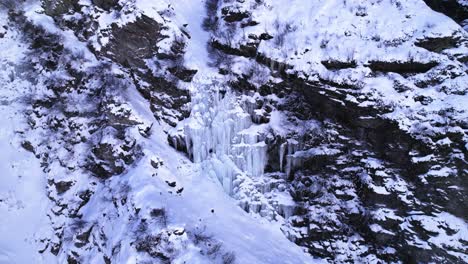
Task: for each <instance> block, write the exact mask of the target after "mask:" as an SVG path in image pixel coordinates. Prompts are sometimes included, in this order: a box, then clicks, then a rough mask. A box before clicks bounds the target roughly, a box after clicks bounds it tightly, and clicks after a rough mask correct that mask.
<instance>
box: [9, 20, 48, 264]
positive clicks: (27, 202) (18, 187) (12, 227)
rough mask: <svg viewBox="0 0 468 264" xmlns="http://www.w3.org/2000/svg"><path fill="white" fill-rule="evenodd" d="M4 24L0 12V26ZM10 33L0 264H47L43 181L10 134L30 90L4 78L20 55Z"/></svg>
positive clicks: (36, 166)
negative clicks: (42, 241) (42, 239)
mask: <svg viewBox="0 0 468 264" xmlns="http://www.w3.org/2000/svg"><path fill="white" fill-rule="evenodd" d="M5 19H6V18H5V14H4V13H3V12H1V13H0V22H3V21H5ZM2 24H3V23H2ZM14 33H15V32H13V31H9V32H8V34H9V35H7V36H6V37H5V38H3V39H2V41H0V50H1V51H2V56H1V58H0V69H1V71H0V124H1V126H0V149H1V152H0V171H1V181H0V215H1V217H0V234H1V235H0V263H5V264H7V263H8V264H10V263H11V264H14V263H18V264H22V263H37V261H39V260H43V261H44V262H46V263H47V262H48V263H53V262H51V261H50V260H49V261H45V260H46V259H47V256H46V255H40V254H39V253H38V250H39V248H37V244H36V239H37V238H38V236H37V234H38V233H39V232H47V231H49V230H48V228H47V224H48V219H47V217H46V212H47V209H48V199H47V197H46V193H45V186H46V180H45V179H46V178H45V175H44V173H42V169H41V166H40V163H39V160H37V159H36V158H35V157H34V155H33V154H32V153H30V152H27V151H26V150H25V149H23V148H22V147H21V140H20V138H19V135H18V134H17V133H16V131H21V130H22V129H24V127H25V126H26V124H25V122H26V121H25V119H24V116H23V111H24V110H25V104H24V101H25V98H26V96H27V95H28V94H29V93H31V90H30V89H31V87H30V86H29V85H28V83H25V82H22V81H21V80H20V79H19V78H18V79H15V80H13V81H11V79H10V76H16V74H17V73H16V72H15V68H14V66H15V65H17V64H18V61H20V60H21V59H22V58H23V57H24V54H23V52H24V50H25V46H24V45H23V43H21V42H20V41H19V40H18V39H16V37H17V36H15V35H13V36H12V35H11V34H14ZM10 74H12V75H10Z"/></svg>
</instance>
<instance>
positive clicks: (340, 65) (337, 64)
mask: <svg viewBox="0 0 468 264" xmlns="http://www.w3.org/2000/svg"><path fill="white" fill-rule="evenodd" d="M322 64H323V66H325V67H326V68H327V69H329V70H339V69H346V68H355V67H356V62H355V61H336V60H327V61H322Z"/></svg>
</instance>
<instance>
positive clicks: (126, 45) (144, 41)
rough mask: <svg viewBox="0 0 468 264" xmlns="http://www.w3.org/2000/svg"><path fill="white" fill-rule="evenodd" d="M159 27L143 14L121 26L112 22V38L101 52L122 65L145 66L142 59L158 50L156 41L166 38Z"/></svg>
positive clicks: (147, 57) (150, 56)
mask: <svg viewBox="0 0 468 264" xmlns="http://www.w3.org/2000/svg"><path fill="white" fill-rule="evenodd" d="M161 27H162V25H160V24H158V23H157V22H156V21H154V20H153V19H151V18H149V17H147V16H145V15H142V16H141V17H140V18H138V19H137V20H136V21H135V22H131V23H129V24H127V25H125V26H123V27H119V26H118V25H116V24H113V25H112V31H111V36H112V40H111V42H110V44H109V45H107V46H105V48H104V49H103V51H102V52H103V53H104V54H106V55H107V56H109V57H110V58H112V59H113V60H115V61H117V62H119V63H120V64H122V65H124V66H127V67H131V68H146V67H147V66H146V63H145V61H144V60H145V59H149V58H152V57H153V56H154V54H156V53H157V52H158V47H157V43H158V42H160V41H161V40H163V39H164V38H166V36H164V35H162V34H161Z"/></svg>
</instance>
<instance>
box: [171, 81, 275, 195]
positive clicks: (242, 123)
mask: <svg viewBox="0 0 468 264" xmlns="http://www.w3.org/2000/svg"><path fill="white" fill-rule="evenodd" d="M194 87H196V89H192V104H193V105H192V112H191V114H190V117H189V118H188V119H187V120H185V121H184V122H181V124H180V125H179V126H178V127H177V128H176V131H178V133H182V136H183V138H184V139H185V146H186V147H187V152H188V155H189V157H190V158H191V159H192V160H193V161H194V162H195V163H200V164H201V166H202V169H203V173H205V174H207V175H209V176H211V177H213V178H217V179H218V180H219V181H220V183H221V184H222V185H223V187H224V190H225V191H226V192H227V193H228V194H232V190H233V188H234V186H233V181H234V180H235V178H236V177H237V176H238V175H239V174H246V175H248V176H250V177H259V176H261V175H263V172H264V168H265V165H266V163H267V145H266V143H265V141H264V137H263V135H262V134H260V133H259V132H258V131H255V130H249V128H250V127H252V126H253V122H252V119H251V116H250V115H249V114H248V113H247V111H246V110H245V109H243V108H242V107H241V106H240V105H239V103H238V102H237V101H238V100H236V95H235V94H234V93H233V92H231V91H230V90H229V89H228V88H225V87H221V86H219V85H217V84H216V82H215V81H212V82H208V83H206V82H205V83H203V84H197V85H195V86H194ZM172 134H174V132H173V133H172ZM173 138H174V137H173ZM174 144H176V143H174Z"/></svg>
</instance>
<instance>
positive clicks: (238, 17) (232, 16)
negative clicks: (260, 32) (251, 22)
mask: <svg viewBox="0 0 468 264" xmlns="http://www.w3.org/2000/svg"><path fill="white" fill-rule="evenodd" d="M221 13H222V14H223V19H224V20H226V22H239V21H242V20H243V19H245V18H248V17H250V14H249V13H248V12H246V11H240V10H236V9H235V8H234V7H224V8H223V9H221Z"/></svg>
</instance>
